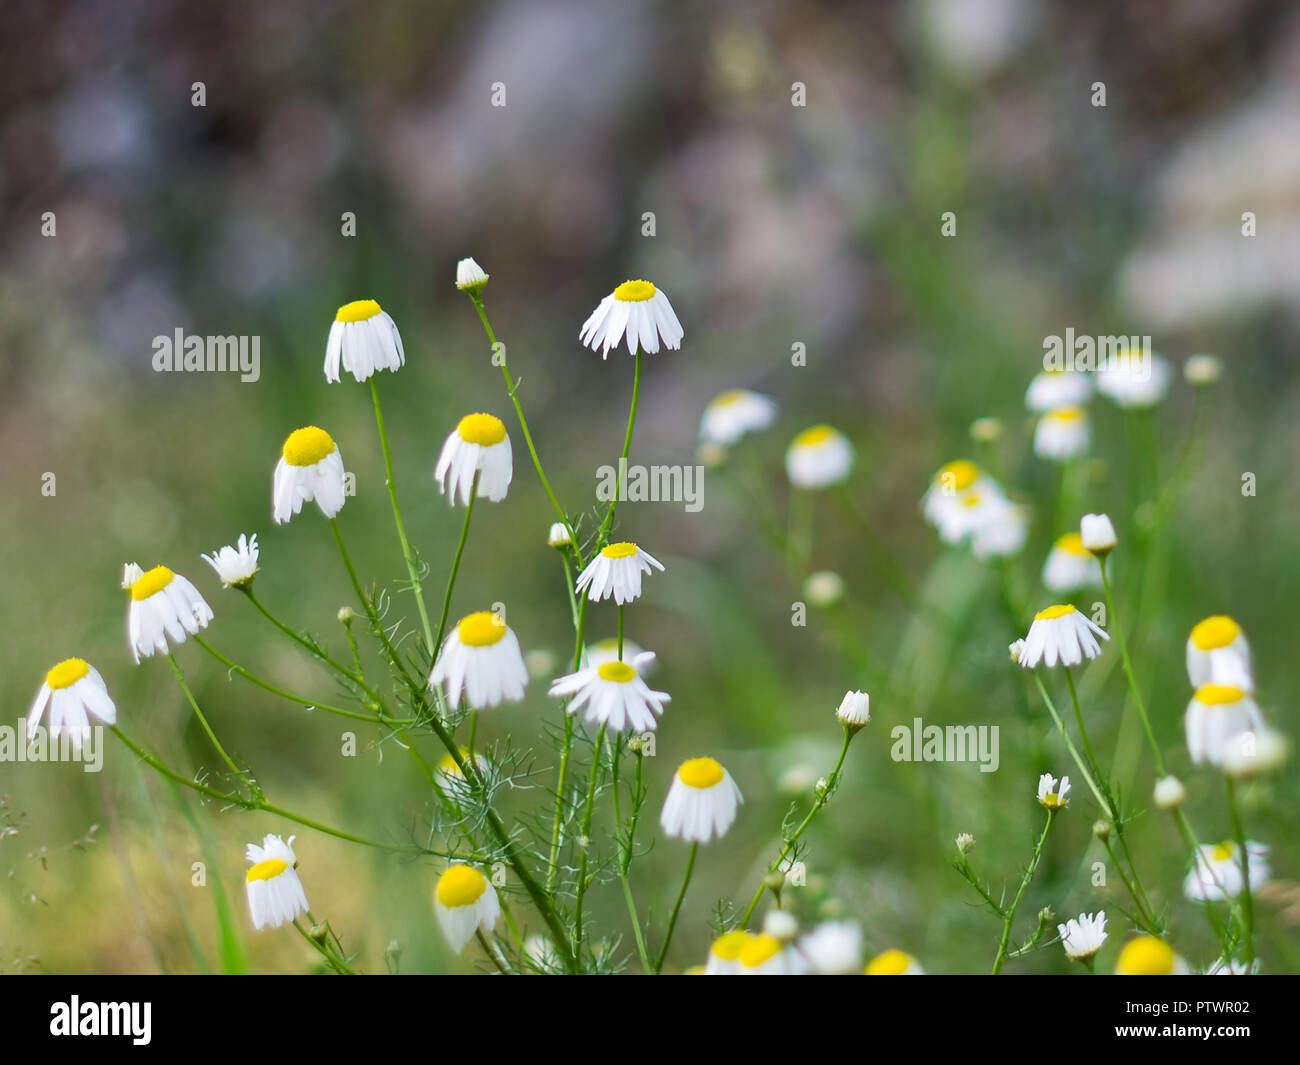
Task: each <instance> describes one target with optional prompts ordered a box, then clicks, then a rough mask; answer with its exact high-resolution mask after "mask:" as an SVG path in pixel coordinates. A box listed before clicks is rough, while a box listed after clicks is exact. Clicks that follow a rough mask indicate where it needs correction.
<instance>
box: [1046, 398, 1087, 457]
mask: <svg viewBox="0 0 1300 1065" xmlns="http://www.w3.org/2000/svg"><path fill="white" fill-rule="evenodd" d="M1091 440H1092V432H1091V430H1090V429H1089V427H1088V412H1087V411H1086V410H1084V409H1083V408H1082V407H1057V408H1055V409H1054V410H1049V411H1048V412H1047V413H1046V414H1044V415H1043V416H1042V417H1040V418H1039V419H1038V425H1037V427H1036V428H1035V429H1034V454H1035V455H1037V456H1038V457H1039V458H1040V459H1047V460H1048V461H1049V462H1064V461H1065V460H1066V459H1071V458H1074V456H1075V455H1080V454H1082V453H1083V452H1084V451H1086V450H1087V449H1088V444H1089V442H1090V441H1091Z"/></svg>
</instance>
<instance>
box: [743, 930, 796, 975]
mask: <svg viewBox="0 0 1300 1065" xmlns="http://www.w3.org/2000/svg"><path fill="white" fill-rule="evenodd" d="M737 960H738V961H739V962H740V968H739V975H741V976H804V975H806V974H807V972H808V962H807V961H806V960H805V959H804V957H803V955H801V954H800V953H799V952H798V951H797V950H795V949H794V948H793V947H789V946H786V944H784V943H783V942H781V940H779V939H777V938H776V936H773V935H769V934H768V933H766V932H763V933H761V934H760V935H756V936H751V937H750V939H749V940H748V941H747V942H746V943H745V945H744V946H743V947H741V948H740V954H739V956H738V958H737Z"/></svg>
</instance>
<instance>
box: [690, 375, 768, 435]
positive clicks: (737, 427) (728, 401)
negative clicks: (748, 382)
mask: <svg viewBox="0 0 1300 1065" xmlns="http://www.w3.org/2000/svg"><path fill="white" fill-rule="evenodd" d="M775 420H776V401H775V400H773V399H771V398H769V397H768V396H763V395H760V394H759V393H757V392H751V391H750V390H749V389H747V388H733V389H731V390H730V391H728V392H723V393H722V394H721V395H720V396H717V397H715V398H714V399H713V400H712V401H710V403H709V405H708V406H707V407H705V408H704V416H703V417H702V418H701V419H700V441H701V442H702V443H704V444H714V445H717V446H719V447H731V446H732V445H733V444H735V443H736V442H737V441H738V440H739V439H740V438H741V437H742V436H744V435H745V434H746V433H754V432H758V431H759V430H761V429H766V428H767V427H768V426H769V425H771V424H772V422H774V421H775Z"/></svg>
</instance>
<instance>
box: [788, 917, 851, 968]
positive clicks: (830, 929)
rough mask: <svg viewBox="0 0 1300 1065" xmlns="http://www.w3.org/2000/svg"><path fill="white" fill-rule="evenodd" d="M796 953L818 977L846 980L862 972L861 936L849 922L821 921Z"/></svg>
mask: <svg viewBox="0 0 1300 1065" xmlns="http://www.w3.org/2000/svg"><path fill="white" fill-rule="evenodd" d="M799 953H800V954H802V955H803V956H804V957H805V958H806V959H807V960H808V964H809V965H810V966H811V967H812V970H813V972H815V973H817V974H818V975H821V976H848V975H849V974H851V973H857V972H858V971H859V970H860V969H861V968H862V932H861V930H860V929H859V928H858V926H857V925H855V924H854V923H853V922H852V921H824V922H823V923H822V924H819V925H818V926H817V927H816V928H814V929H813V930H812V931H811V932H809V933H808V934H807V935H806V936H804V937H803V938H802V939H800V940H799Z"/></svg>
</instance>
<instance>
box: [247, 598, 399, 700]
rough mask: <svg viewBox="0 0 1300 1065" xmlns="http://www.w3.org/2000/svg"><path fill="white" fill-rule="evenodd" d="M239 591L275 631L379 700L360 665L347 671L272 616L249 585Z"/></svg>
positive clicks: (340, 664)
mask: <svg viewBox="0 0 1300 1065" xmlns="http://www.w3.org/2000/svg"><path fill="white" fill-rule="evenodd" d="M239 590H240V591H241V592H243V593H244V595H245V596H246V597H247V598H248V601H249V602H250V603H252V604H253V606H255V607H257V609H258V611H259V612H260V613H261V615H262V616H263V617H264V618H266V620H267V621H269V622H270V623H271V624H272V625H274V626H275V627H276V628H277V629H279V630H280V631H281V632H283V633H284V634H285V635H286V636H288V637H289V639H291V640H293V641H294V642H295V643H297V644H299V645H301V646H302V647H304V648H305V649H306V650H307V651H308V652H309V653H310V654H312V655H313V656H315V657H316V658H319V659H320V660H321V661H322V662H324V663H325V664H326V665H327V666H329V667H330V668H331V669H333V670H334V671H335V672H336V673H339V674H341V675H342V676H344V677H347V678H348V679H349V680H351V681H352V682H353V683H355V684H358V685H360V686H361V688H362V689H363V690H364V691H365V692H366V694H367V695H369V696H370V697H371V698H372V699H374V700H375V701H376V702H377V701H378V700H379V696H378V694H377V693H376V692H375V691H374V690H373V689H372V688H371V687H370V685H368V684H367V683H366V679H365V677H363V676H362V675H361V668H360V663H358V665H357V668H356V669H348V667H347V666H345V665H343V664H342V663H341V662H336V661H335V660H334V659H333V658H331V657H330V656H329V654H327V653H326V651H325V650H324V648H322V647H318V646H317V645H316V644H315V643H313V642H312V641H311V640H309V639H307V638H306V637H305V636H303V635H302V633H300V632H295V631H294V630H293V629H292V628H291V627H290V626H288V625H286V624H285V623H284V622H283V621H281V620H280V619H279V618H277V617H276V616H275V615H274V614H272V613H271V612H270V611H269V610H268V609H267V608H266V606H265V605H264V604H263V603H262V601H261V600H260V599H258V598H257V596H256V595H255V594H254V592H253V586H252V585H251V584H241V585H240V586H239Z"/></svg>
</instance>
